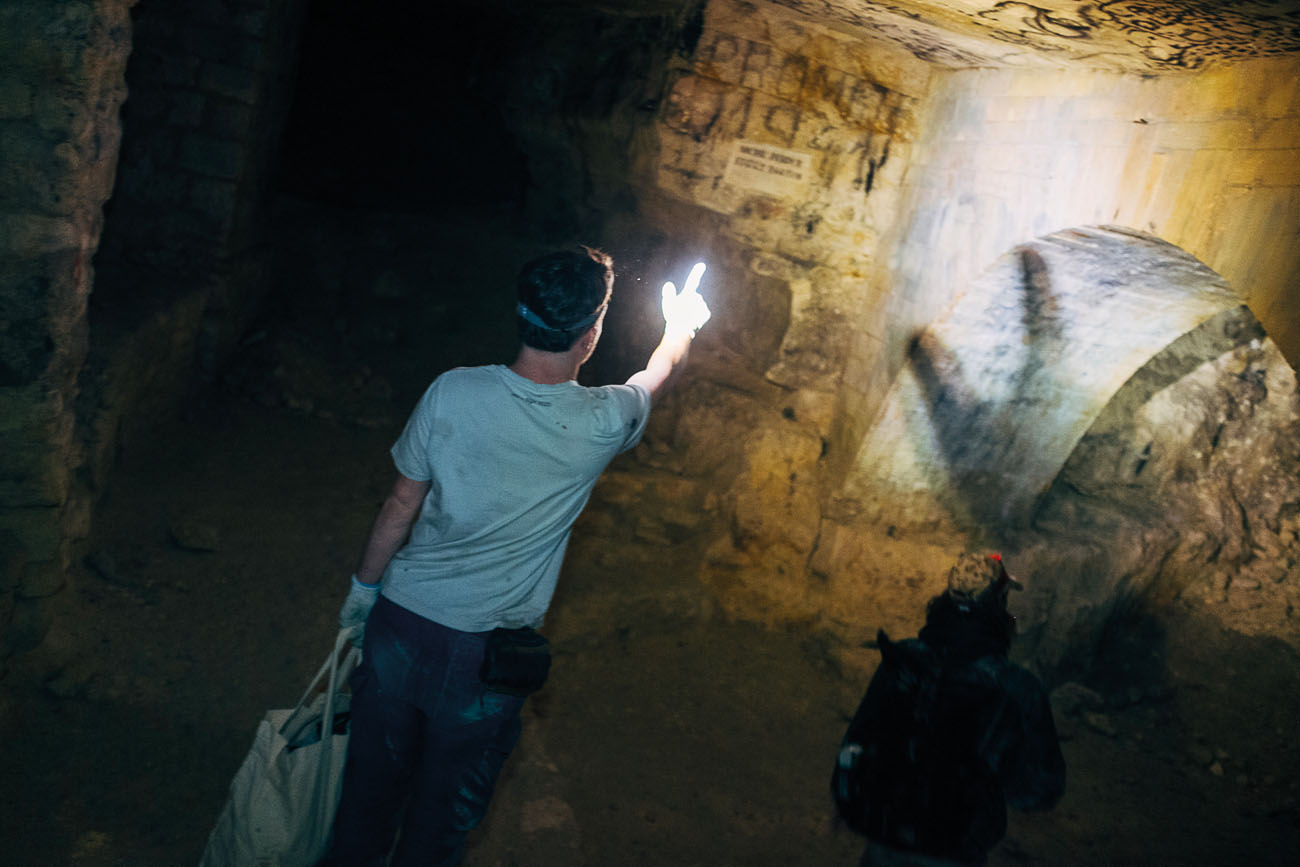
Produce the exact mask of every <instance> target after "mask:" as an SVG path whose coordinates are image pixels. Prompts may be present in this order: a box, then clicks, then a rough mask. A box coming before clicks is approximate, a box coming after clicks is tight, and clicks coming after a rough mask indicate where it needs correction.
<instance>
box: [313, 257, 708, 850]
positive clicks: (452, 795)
mask: <svg viewBox="0 0 1300 867" xmlns="http://www.w3.org/2000/svg"><path fill="white" fill-rule="evenodd" d="M703 270H704V266H703V265H697V266H696V268H695V269H694V270H693V271H692V273H691V278H690V279H689V280H688V281H687V284H686V286H685V287H684V288H683V290H682V292H681V293H680V294H679V293H678V292H677V291H676V287H674V286H673V285H672V284H671V283H669V284H667V285H665V286H664V290H663V311H664V318H665V328H664V334H663V338H662V340H661V341H660V343H659V345H658V346H657V347H656V348H655V350H654V352H653V353H652V354H651V355H650V359H649V361H648V362H647V363H646V366H645V369H644V370H642V371H640V372H638V373H636V374H634V375H633V376H632V377H631V378H630V379H628V381H627V383H626V384H625V385H613V386H604V387H601V388H586V387H583V386H580V385H578V384H577V382H576V381H575V380H576V378H577V375H578V369H579V368H580V367H581V366H582V365H583V363H584V362H586V361H587V359H588V358H590V357H591V354H592V352H593V351H594V350H595V348H596V344H597V342H598V341H599V340H600V335H601V328H602V325H603V323H604V318H605V311H606V309H607V307H608V304H609V298H610V293H611V289H612V286H613V279H614V275H613V270H612V263H611V261H610V258H609V257H608V256H606V255H605V254H603V253H601V252H599V251H595V250H591V249H587V248H583V249H582V250H581V251H568V252H559V253H553V254H551V255H547V256H543V257H541V258H539V259H536V260H534V261H532V262H529V263H528V264H526V265H525V266H524V267H523V269H522V270H521V272H520V275H519V278H518V281H517V285H516V294H517V299H518V304H517V306H516V313H517V317H518V327H519V336H520V340H521V343H522V346H521V348H520V350H519V353H518V355H517V357H516V358H515V360H514V363H512V364H511V365H509V366H508V367H507V366H504V365H489V366H485V367H476V368H458V369H456V370H451V371H448V372H447V373H444V374H442V375H441V376H439V377H438V378H437V379H436V380H434V382H433V384H432V385H431V386H430V387H429V389H428V391H427V392H425V394H424V397H423V398H421V400H420V402H419V404H418V405H417V406H416V408H415V411H414V412H413V413H412V415H411V417H410V419H409V421H408V422H407V424H406V428H405V430H404V431H403V432H402V435H401V437H400V438H399V439H398V441H397V443H396V444H395V445H394V446H393V448H392V455H393V461H394V464H395V465H396V467H397V472H398V475H397V480H396V482H395V483H394V485H393V489H392V493H390V494H389V495H388V498H387V500H386V501H385V502H384V504H383V506H382V507H381V509H380V512H379V516H378V518H377V519H376V521H375V525H374V528H373V529H372V531H371V534H370V538H369V542H368V543H367V545H366V548H365V552H364V553H363V555H362V558H361V563H360V565H359V566H358V568H357V571H356V574H355V575H354V576H353V577H352V587H351V590H350V592H349V594H348V597H347V600H346V601H345V603H344V606H343V609H342V611H341V612H340V614H339V621H340V624H341V625H342V626H344V627H349V626H356V625H364V635H365V637H364V656H363V659H362V662H361V665H360V667H359V668H358V669H357V672H356V674H355V675H354V677H353V680H352V692H353V697H352V705H351V710H352V729H351V736H350V743H349V747H348V755H347V762H346V766H345V769H344V777H343V794H342V797H341V802H340V804H339V810H338V814H337V818H336V820H335V827H334V839H333V844H332V848H331V850H330V854H329V856H328V857H327V859H326V862H325V863H327V864H337V865H348V867H352V865H372V864H373V865H378V864H384V863H386V862H385V858H386V857H387V856H388V854H389V850H390V848H392V844H393V839H394V837H395V836H396V837H397V845H396V848H395V850H394V851H393V854H392V861H391V862H389V863H391V864H393V865H395V867H403V865H412V864H420V865H430V864H438V865H449V864H457V863H459V862H460V860H461V856H462V850H463V847H464V842H465V836H466V834H467V833H468V832H469V831H470V830H471V829H472V828H474V827H475V826H476V825H477V824H478V823H479V821H480V819H482V817H483V815H484V813H485V812H486V810H487V805H488V801H489V800H490V798H491V796H492V790H493V787H494V785H495V782H496V778H497V775H498V773H499V772H500V770H501V766H502V763H503V762H504V761H505V759H506V757H507V756H508V755H509V753H510V751H511V750H512V749H513V748H514V745H515V743H516V741H517V740H518V738H519V734H520V720H519V716H520V710H521V708H522V706H523V702H524V696H525V694H526V693H528V692H529V691H532V690H535V689H537V688H539V687H540V685H541V681H542V680H544V679H545V675H546V670H547V668H548V667H549V664H550V660H549V655H548V654H547V653H546V651H545V643H544V640H543V639H541V638H540V637H539V636H538V635H537V634H536V633H534V632H532V631H531V628H532V627H537V626H540V625H541V622H542V618H543V616H544V615H545V613H546V610H547V607H548V605H549V604H550V600H551V595H552V592H553V591H554V589H555V583H556V578H557V576H558V575H559V572H560V566H561V561H562V560H563V557H564V551H565V546H566V545H567V543H568V539H569V533H570V529H571V527H572V525H573V522H574V520H575V519H576V518H577V517H578V514H579V512H581V510H582V508H583V506H584V505H585V504H586V502H587V498H588V496H589V495H590V493H591V490H592V488H593V487H594V485H595V483H596V480H597V478H598V477H599V476H600V474H601V472H602V471H603V470H604V469H605V467H606V465H607V464H608V463H609V462H610V460H612V459H613V458H614V456H615V455H617V454H618V453H620V452H622V451H625V450H627V449H630V448H632V447H633V446H634V445H635V444H636V443H637V442H638V440H639V439H640V438H641V433H642V431H643V430H644V429H645V424H646V418H647V416H648V414H649V412H650V406H651V403H652V402H653V401H654V399H655V398H656V397H658V396H659V394H660V393H661V392H662V391H663V389H664V388H665V387H666V386H667V385H668V383H669V382H670V379H671V378H672V376H673V374H674V373H676V372H677V371H678V370H679V369H680V368H681V366H682V364H683V363H684V362H685V359H686V355H687V350H688V348H689V346H690V343H691V340H692V338H693V337H694V335H695V332H696V330H697V329H698V328H699V327H700V326H701V325H703V324H704V322H705V321H706V320H707V319H708V318H709V310H708V307H707V305H706V304H705V303H704V300H703V299H702V298H701V297H700V296H699V294H698V293H697V292H696V285H697V284H698V282H699V276H700V274H701V273H702V272H703ZM511 639H515V640H511ZM502 660H504V662H503V661H502ZM512 661H513V663H514V664H513V665H512ZM485 662H486V665H485ZM498 668H500V669H501V670H498ZM403 811H404V813H403ZM403 815H404V816H405V818H404V819H403V818H402V817H403ZM399 822H400V825H401V827H400V834H398V830H399V828H398V825H399Z"/></svg>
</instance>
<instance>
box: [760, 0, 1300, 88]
mask: <svg viewBox="0 0 1300 867" xmlns="http://www.w3.org/2000/svg"><path fill="white" fill-rule="evenodd" d="M768 2H770V3H773V4H775V5H777V6H782V7H786V8H789V9H792V10H795V11H797V12H800V13H802V14H804V15H807V16H809V17H811V18H815V19H817V20H819V21H822V22H824V23H827V24H831V25H836V24H838V25H841V26H842V25H848V26H851V27H853V28H854V29H861V30H868V31H871V32H873V33H874V34H875V35H878V36H882V37H885V38H887V39H890V40H892V41H895V42H899V43H902V44H903V45H905V46H906V47H907V48H908V49H909V50H911V51H912V52H913V53H914V54H916V55H917V56H918V57H920V58H921V59H923V60H927V61H929V62H932V63H937V64H940V65H943V66H952V67H967V66H1066V65H1068V66H1075V67H1077V66H1085V67H1095V68H1101V69H1123V70H1130V71H1138V72H1176V71H1180V70H1196V69H1202V68H1204V67H1206V66H1209V65H1212V64H1215V63H1220V62H1225V61H1233V60H1243V59H1246V58H1251V57H1265V56H1270V55H1276V54H1284V53H1288V52H1295V51H1300V0H1244V2H1234V0H1036V2H1020V0H768Z"/></svg>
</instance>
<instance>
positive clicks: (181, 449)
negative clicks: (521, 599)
mask: <svg viewBox="0 0 1300 867" xmlns="http://www.w3.org/2000/svg"><path fill="white" fill-rule="evenodd" d="M445 240H446V241H447V243H448V244H449V245H451V244H454V243H455V242H456V241H457V238H456V237H454V235H452V236H448V237H447V238H446V239H445ZM527 246H528V245H526V244H522V243H521V244H520V249H519V250H513V251H510V252H512V253H515V252H522V251H523V249H524V248H525V247H527ZM518 261H519V258H512V257H511V256H507V255H504V254H503V255H502V256H501V262H502V263H501V264H498V265H492V267H498V268H505V269H507V270H513V268H514V267H515V265H516V264H517V262H518ZM449 279H457V277H456V275H452V277H450V278H449ZM385 285H391V284H385ZM390 294H391V295H394V296H396V297H395V298H390V299H389V300H390V301H392V302H393V303H388V301H383V302H382V303H380V302H376V305H375V306H376V307H377V308H382V309H380V310H379V313H377V314H375V315H374V316H371V317H367V316H366V315H355V316H350V317H348V318H346V319H339V318H336V317H335V316H334V314H338V310H337V309H336V308H333V307H327V306H324V305H322V306H320V307H317V306H313V305H312V304H309V303H305V301H304V302H303V303H301V304H298V305H296V306H295V304H292V303H291V304H289V305H288V308H287V309H286V310H285V311H281V313H282V314H283V315H285V316H289V318H288V319H287V320H281V323H282V324H281V325H278V326H275V327H274V328H271V329H270V330H268V331H267V332H265V333H263V334H262V335H260V336H258V337H257V339H256V340H255V341H252V342H250V343H249V345H248V346H246V347H245V349H244V350H243V364H242V367H236V368H235V369H234V370H232V371H230V372H229V373H228V374H227V375H225V376H223V377H222V378H220V379H218V380H217V381H216V382H214V383H213V384H212V385H211V386H210V387H208V388H206V389H204V390H202V391H200V392H197V393H196V394H195V396H194V398H193V399H192V400H191V401H190V402H189V403H188V404H187V407H186V411H185V413H184V415H183V417H181V418H178V419H175V420H172V421H169V422H167V423H165V424H161V425H159V426H158V428H157V429H156V430H155V432H154V435H153V436H152V437H151V439H150V441H148V442H138V443H135V444H133V445H132V446H131V447H130V448H128V449H127V450H126V451H125V452H124V453H123V455H122V458H121V462H120V466H119V468H118V470H117V472H116V475H115V478H114V480H113V484H112V487H111V489H110V492H109V494H108V496H107V497H106V498H105V499H104V501H103V503H102V505H101V508H100V511H99V513H98V516H97V522H96V529H95V534H94V537H93V538H92V539H89V540H87V541H86V544H85V546H84V552H83V553H84V559H83V560H82V561H81V563H80V565H79V567H78V569H77V571H76V573H75V574H74V575H73V576H72V577H71V579H70V586H69V588H68V589H67V591H65V592H64V593H63V594H61V595H60V597H59V600H60V601H59V605H60V606H61V607H62V610H61V611H60V612H58V616H57V617H56V620H55V627H54V629H53V631H52V632H51V634H50V636H49V638H48V639H47V641H46V643H45V645H43V646H42V648H40V649H39V650H38V651H36V652H34V653H31V654H27V655H25V656H23V657H19V658H16V659H13V660H11V661H10V665H9V672H8V675H7V676H6V677H5V680H4V681H3V684H0V738H2V740H0V743H3V745H4V747H3V750H0V780H3V786H0V815H2V816H3V817H4V819H3V821H2V822H0V864H4V865H8V867H21V865H33V867H48V865H76V867H101V865H102V867H107V865H131V867H137V865H139V867H148V865H159V867H171V865H189V864H195V863H197V861H198V858H199V856H200V853H201V852H202V849H203V845H204V842H205V839H206V837H207V835H208V833H209V831H210V830H211V827H212V823H213V821H214V820H215V818H216V816H217V813H218V812H219V810H220V808H221V806H222V804H223V802H224V799H225V796H226V788H227V786H228V784H229V781H230V779H231V777H232V775H233V774H234V772H235V769H236V768H237V767H238V765H239V763H240V761H241V760H242V758H243V756H244V754H245V753H246V751H247V749H248V747H249V744H250V741H251V738H252V735H253V732H254V730H255V728H256V725H257V722H258V720H259V719H260V718H261V716H262V715H263V713H264V712H265V711H266V710H267V709H268V708H273V707H284V706H288V705H291V704H292V703H293V702H294V701H296V700H297V697H298V695H299V693H300V691H301V689H302V688H303V687H304V686H305V684H306V680H307V679H308V677H309V676H310V675H311V674H312V673H313V672H314V671H315V669H316V667H317V666H318V664H319V662H320V660H321V659H322V658H323V656H324V655H325V652H326V649H327V648H328V646H329V643H330V642H331V639H332V637H333V634H334V630H335V618H336V615H337V611H338V607H339V605H340V604H341V601H342V598H343V595H344V593H345V592H346V588H347V580H348V575H349V574H350V572H351V570H352V567H353V563H354V561H355V558H356V556H357V554H358V552H359V548H360V545H361V544H362V542H363V540H364V537H365V534H366V532H367V529H368V527H369V523H370V521H371V520H372V518H373V516H374V512H375V509H376V508H377V506H378V504H379V502H380V501H381V500H382V498H383V496H384V494H385V493H386V490H387V486H388V484H389V483H390V480H391V472H392V471H391V466H390V464H389V460H388V456H387V448H388V446H389V445H390V444H391V441H392V439H393V438H394V436H395V435H396V432H397V430H398V429H399V428H400V425H401V423H402V421H403V419H404V415H405V413H406V411H407V408H408V407H409V406H410V405H411V404H412V403H413V401H414V399H415V396H417V395H418V393H419V390H420V389H421V388H422V387H423V385H424V383H426V382H427V380H428V379H429V378H431V377H432V376H433V375H434V374H436V373H437V372H438V370H440V369H442V367H445V366H447V365H449V364H451V363H457V362H466V363H478V362H480V361H488V360H508V359H507V358H503V357H500V353H501V352H503V351H505V350H503V346H502V343H501V341H500V339H499V338H498V337H495V336H494V337H492V338H491V339H485V338H483V337H482V336H481V332H478V331H475V329H474V328H473V327H472V323H473V322H474V321H475V317H477V316H479V315H486V313H485V311H484V310H483V309H482V308H483V306H485V305H484V304H483V303H481V302H479V301H476V300H474V299H473V298H471V297H468V296H467V297H466V298H465V299H464V300H463V301H462V302H458V303H459V304H460V306H459V307H458V306H457V303H452V304H451V308H450V309H448V302H446V301H445V300H439V301H423V302H421V301H418V300H417V299H415V298H412V297H409V296H401V295H400V292H394V293H390ZM403 299H404V300H403ZM300 300H301V299H300ZM421 305H423V306H421ZM475 305H479V306H477V307H476V306H475ZM421 317H426V318H424V319H421ZM427 317H440V318H441V321H444V322H446V323H447V325H446V326H445V327H442V328H441V330H440V331H439V332H438V335H439V336H438V339H437V340H435V341H432V342H420V341H417V340H415V339H413V338H412V337H411V336H410V335H409V334H406V333H405V332H404V331H403V329H404V328H407V327H410V324H411V323H419V322H422V321H429V319H428V318H427ZM285 322H287V323H289V324H287V325H285V324H283V323H285ZM379 347H386V348H387V351H385V352H379V351H377V348H379ZM494 353H496V354H497V358H493V357H492V356H493V354H494ZM367 355H370V359H369V360H367V361H365V363H363V361H362V359H364V358H365V356H367ZM642 472H650V470H646V469H644V468H642V467H640V466H638V464H637V463H636V462H635V460H633V459H620V461H619V462H618V463H616V464H615V466H614V467H613V468H612V469H611V473H612V474H613V475H612V476H611V484H615V483H617V482H618V481H619V477H620V474H622V475H623V476H624V477H625V476H626V475H629V474H631V475H635V474H637V473H642ZM662 505H664V504H657V503H654V502H642V503H640V504H638V508H640V509H645V510H653V509H655V508H657V507H659V506H662ZM627 522H628V515H627V513H626V512H625V511H624V510H623V507H619V506H616V505H613V504H611V503H609V502H607V501H605V500H602V498H601V497H600V496H599V494H598V495H597V497H596V498H595V499H594V500H593V504H592V507H591V509H590V510H589V512H588V514H587V515H585V516H584V518H583V519H582V521H581V522H580V524H579V527H578V528H577V531H576V533H575V539H574V543H573V546H572V549H571V551H570V557H569V560H568V563H567V566H566V572H565V575H564V577H563V579H562V585H561V590H560V592H559V594H558V596H557V599H556V604H555V606H554V608H553V613H552V616H551V618H550V619H549V621H548V629H547V631H548V632H549V633H550V636H551V638H552V642H553V646H554V649H555V664H554V667H553V674H552V678H551V681H550V683H549V684H548V685H547V687H546V688H545V690H544V691H543V692H542V693H540V694H539V695H537V696H535V697H534V698H532V699H530V701H529V704H528V705H527V708H526V710H525V729H524V736H523V739H522V741H521V744H520V746H519V748H518V749H517V750H516V752H515V754H514V756H513V757H512V758H511V761H510V763H509V764H508V766H507V768H506V771H505V774H504V776H503V779H502V781H501V783H500V785H499V787H498V791H497V797H496V799H495V801H494V803H493V806H492V810H491V812H490V813H489V816H488V819H487V821H486V822H485V823H484V825H483V826H482V827H481V828H480V829H479V831H478V832H476V833H475V835H474V837H473V841H472V846H471V849H470V852H469V855H468V857H467V861H466V863H467V865H469V867H498V865H499V867H509V865H518V867H561V865H564V867H576V865H592V867H603V865H629V867H632V865H646V867H654V865H672V867H691V865H756V867H757V865H792V864H800V865H803V864H806V865H851V864H855V863H856V858H857V856H858V853H860V851H861V848H862V841H861V840H860V839H858V838H857V837H855V836H854V835H853V834H852V833H850V832H848V831H846V830H844V829H842V828H837V827H836V826H835V824H834V823H833V822H832V820H831V804H830V800H829V794H828V788H827V782H828V777H829V771H830V767H831V762H832V761H833V758H834V755H835V751H836V747H837V745H838V741H839V738H840V736H841V734H842V732H843V729H844V726H845V724H846V722H847V720H848V717H849V716H850V715H851V713H852V711H853V709H854V707H855V706H856V703H857V701H858V699H859V697H860V695H861V692H862V690H863V689H864V687H865V683H864V682H863V681H862V679H861V676H860V675H851V676H850V675H846V674H844V673H843V672H842V670H841V669H840V668H839V667H837V666H836V665H835V664H834V663H833V662H832V659H833V658H834V657H833V655H832V654H829V653H828V652H827V649H826V642H825V638H824V636H818V635H815V634H812V633H809V632H804V631H799V630H768V629H763V628H761V627H759V626H756V625H752V624H746V623H737V622H730V621H728V620H727V619H726V618H725V617H723V616H721V615H720V613H719V609H718V608H717V606H715V605H713V604H711V603H710V601H709V600H708V599H707V598H706V596H705V594H704V593H703V591H702V590H700V589H699V588H698V587H697V586H695V585H694V584H693V582H692V579H691V577H690V576H691V574H692V571H691V568H690V566H691V558H692V557H694V556H696V554H697V551H696V550H695V548H693V547H692V546H691V545H690V544H684V545H680V546H675V547H668V548H663V547H660V548H655V547H654V546H647V545H645V544H641V545H635V544H625V543H626V542H627V541H628V539H629V538H630V536H631V530H630V528H628V526H627ZM1298 685H1300V660H1298V659H1297V656H1296V654H1295V653H1294V652H1293V651H1291V650H1289V649H1288V648H1286V647H1285V646H1284V645H1281V644H1280V643H1269V642H1265V641H1260V640H1254V639H1245V638H1242V637H1240V636H1234V635H1230V634H1227V633H1225V632H1223V631H1222V630H1221V629H1219V628H1218V627H1216V626H1214V625H1213V621H1212V620H1211V619H1209V618H1207V617H1205V615H1204V614H1203V613H1202V612H1200V611H1199V610H1197V609H1194V608H1181V607H1180V608H1176V609H1175V610H1172V611H1170V612H1168V613H1167V614H1166V615H1165V616H1164V617H1163V618H1162V619H1161V620H1159V621H1147V622H1144V623H1135V624H1131V625H1127V626H1123V627H1119V628H1117V629H1116V631H1115V636H1114V640H1113V642H1112V643H1111V644H1110V645H1109V646H1108V648H1107V653H1106V654H1105V655H1104V656H1103V659H1102V663H1101V666H1100V667H1099V668H1098V670H1097V672H1096V673H1095V676H1094V678H1092V679H1091V680H1090V681H1089V684H1088V686H1089V687H1090V688H1091V690H1092V691H1089V690H1087V689H1084V688H1083V686H1082V685H1075V686H1074V687H1071V688H1070V689H1067V690H1064V691H1062V692H1061V693H1059V694H1058V696H1057V706H1058V711H1059V714H1060V715H1059V718H1058V724H1059V726H1060V728H1061V732H1062V736H1063V739H1064V744H1063V748H1064V751H1065V755H1066V759H1067V762H1068V765H1069V785H1068V790H1067V794H1066V796H1065V798H1064V800H1063V801H1062V802H1061V804H1060V805H1059V806H1058V807H1057V808H1056V809H1055V810H1054V811H1052V812H1050V813H1046V814H1040V815H1015V814H1013V815H1012V817H1011V823H1010V829H1009V833H1008V834H1007V837H1006V838H1005V840H1004V841H1003V842H1002V844H1001V845H1000V846H999V847H998V848H997V850H996V851H995V852H994V853H993V856H992V859H991V863H992V864H994V865H1075V864H1080V865H1085V864H1086V865H1102V864H1105V865H1143V867H1157V865H1236V864H1243V865H1245V864H1249V865H1292V867H1294V865H1296V864H1300V856H1298V855H1297V853H1300V808H1298V806H1297V798H1298V796H1300V792H1298V791H1297V768H1300V751H1298V749H1297V742H1298V741H1300V738H1297V735H1298V734H1300V723H1298V722H1297V720H1298V719H1300V713H1297V711H1298V710H1300V707H1298V705H1300V701H1298V700H1297V694H1298V693H1300V690H1298V689H1297V686H1298Z"/></svg>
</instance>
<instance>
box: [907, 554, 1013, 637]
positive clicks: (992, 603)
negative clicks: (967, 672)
mask: <svg viewBox="0 0 1300 867" xmlns="http://www.w3.org/2000/svg"><path fill="white" fill-rule="evenodd" d="M1013 589H1014V590H1022V589H1024V585H1022V584H1021V583H1020V582H1019V581H1017V580H1016V578H1015V577H1014V576H1012V575H1011V573H1009V572H1008V571H1007V567H1006V564H1005V563H1003V562H1002V557H1001V555H999V554H963V555H961V556H960V557H958V558H957V562H956V563H955V564H953V567H952V569H950V570H949V571H948V589H947V590H945V591H944V592H943V593H940V594H939V595H938V596H936V597H934V598H933V599H931V600H930V603H929V605H928V606H926V612H925V624H926V625H925V628H924V629H923V630H922V631H921V638H922V639H924V640H927V641H935V642H937V643H943V644H949V645H953V644H961V645H965V646H967V647H970V648H975V649H977V650H979V651H981V652H997V653H1003V654H1005V653H1006V652H1007V651H1008V650H1010V648H1011V641H1012V639H1013V638H1014V637H1015V634H1016V618H1015V617H1013V616H1012V615H1011V613H1010V612H1009V611H1007V593H1008V592H1009V591H1010V590H1013Z"/></svg>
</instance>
